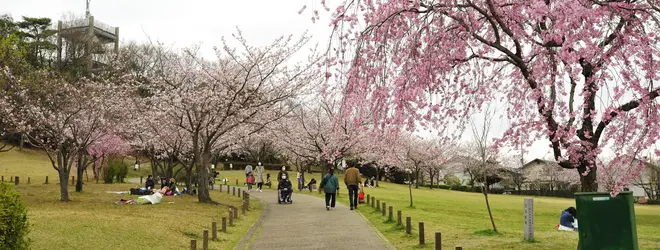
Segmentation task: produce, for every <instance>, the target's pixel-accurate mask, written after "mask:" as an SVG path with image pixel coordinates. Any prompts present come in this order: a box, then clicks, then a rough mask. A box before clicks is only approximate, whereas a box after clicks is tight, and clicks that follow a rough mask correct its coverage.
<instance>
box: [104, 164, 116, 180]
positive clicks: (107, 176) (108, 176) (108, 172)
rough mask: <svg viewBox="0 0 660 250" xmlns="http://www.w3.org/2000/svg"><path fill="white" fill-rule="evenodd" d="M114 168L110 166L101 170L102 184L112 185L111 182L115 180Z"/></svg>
mask: <svg viewBox="0 0 660 250" xmlns="http://www.w3.org/2000/svg"><path fill="white" fill-rule="evenodd" d="M115 174H116V173H115V168H113V167H112V166H106V167H104V168H103V182H104V183H107V184H112V180H113V179H115Z"/></svg>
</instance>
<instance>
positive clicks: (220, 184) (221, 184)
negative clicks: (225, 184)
mask: <svg viewBox="0 0 660 250" xmlns="http://www.w3.org/2000/svg"><path fill="white" fill-rule="evenodd" d="M219 190H220V193H222V183H220V189H219Z"/></svg>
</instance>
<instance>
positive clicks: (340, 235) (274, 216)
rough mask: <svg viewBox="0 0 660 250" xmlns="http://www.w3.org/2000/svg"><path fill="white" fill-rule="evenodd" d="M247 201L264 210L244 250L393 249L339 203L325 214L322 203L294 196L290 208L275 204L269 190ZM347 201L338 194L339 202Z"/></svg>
mask: <svg viewBox="0 0 660 250" xmlns="http://www.w3.org/2000/svg"><path fill="white" fill-rule="evenodd" d="M250 197H251V198H258V199H261V201H262V203H265V204H266V205H267V206H265V207H264V210H263V212H262V213H264V214H263V216H262V218H263V224H261V228H258V229H257V233H256V235H255V236H253V237H254V238H253V241H252V243H251V244H250V245H249V247H248V249H257V250H264V249H356V250H357V249H359V250H363V249H395V248H394V247H392V245H391V244H389V243H388V242H386V240H383V239H382V238H381V237H382V236H381V235H380V234H379V233H377V232H376V229H375V228H373V226H371V224H369V222H367V221H366V219H364V218H362V216H361V215H360V214H359V213H358V212H357V211H351V210H350V209H349V208H348V207H347V206H345V205H342V204H340V203H337V205H336V209H335V210H330V211H327V210H326V209H325V201H324V200H323V199H321V198H319V197H315V196H311V195H305V194H300V193H298V192H295V193H294V194H293V197H292V198H293V204H277V193H276V191H272V190H264V192H263V193H259V192H252V193H250ZM347 198H348V196H347V195H345V194H341V198H340V199H347ZM256 225H259V222H257V224H256ZM246 237H250V236H249V235H246Z"/></svg>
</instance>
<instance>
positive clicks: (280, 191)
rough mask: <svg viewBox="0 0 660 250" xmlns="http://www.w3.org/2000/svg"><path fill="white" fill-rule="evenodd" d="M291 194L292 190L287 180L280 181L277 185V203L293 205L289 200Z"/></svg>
mask: <svg viewBox="0 0 660 250" xmlns="http://www.w3.org/2000/svg"><path fill="white" fill-rule="evenodd" d="M285 178H286V177H285ZM292 193H293V189H292V186H291V182H290V181H289V180H287V179H282V180H280V183H279V185H277V203H279V204H282V203H289V204H291V203H293V201H292V200H291V195H292Z"/></svg>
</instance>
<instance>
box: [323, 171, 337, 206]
mask: <svg viewBox="0 0 660 250" xmlns="http://www.w3.org/2000/svg"><path fill="white" fill-rule="evenodd" d="M320 188H322V189H323V191H324V192H325V209H326V210H330V209H333V210H334V209H335V201H336V198H337V190H339V180H338V179H337V176H336V175H335V169H334V168H332V167H331V168H330V172H328V173H327V174H326V175H325V176H324V177H323V180H321V185H320Z"/></svg>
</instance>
